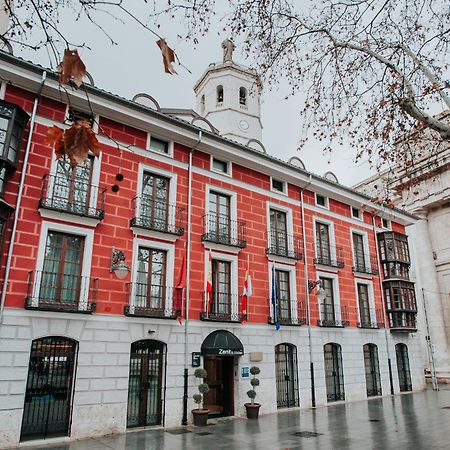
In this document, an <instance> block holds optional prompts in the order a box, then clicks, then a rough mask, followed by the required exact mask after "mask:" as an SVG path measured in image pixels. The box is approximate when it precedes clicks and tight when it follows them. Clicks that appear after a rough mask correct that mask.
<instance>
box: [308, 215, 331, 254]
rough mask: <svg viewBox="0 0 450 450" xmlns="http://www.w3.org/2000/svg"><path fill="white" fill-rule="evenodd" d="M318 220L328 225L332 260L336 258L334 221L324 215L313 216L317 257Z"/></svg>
mask: <svg viewBox="0 0 450 450" xmlns="http://www.w3.org/2000/svg"><path fill="white" fill-rule="evenodd" d="M317 222H320V223H323V224H324V225H328V231H329V233H330V255H331V259H332V260H336V237H335V234H334V222H333V221H332V220H329V219H324V218H323V217H319V216H313V233H314V256H315V257H316V258H317V242H316V224H317Z"/></svg>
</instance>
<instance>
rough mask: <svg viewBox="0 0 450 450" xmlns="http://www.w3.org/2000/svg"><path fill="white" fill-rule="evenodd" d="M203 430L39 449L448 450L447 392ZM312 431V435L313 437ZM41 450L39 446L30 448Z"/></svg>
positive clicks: (449, 413)
mask: <svg viewBox="0 0 450 450" xmlns="http://www.w3.org/2000/svg"><path fill="white" fill-rule="evenodd" d="M214 422H215V424H214V425H210V426H208V427H206V428H195V427H189V428H188V429H187V430H188V432H187V433H186V432H184V433H181V434H180V431H186V429H182V428H179V429H171V430H162V429H159V430H145V431H135V432H129V433H127V434H124V435H117V436H110V437H104V438H95V439H87V440H82V441H76V442H71V443H62V444H54V445H48V444H47V445H45V448H47V449H50V450H111V449H113V450H124V449H136V450H150V449H155V450H156V449H158V450H159V449H168V450H178V449H196V450H204V449H206V450H219V449H236V450H241V449H242V450H244V449H252V450H278V449H280V450H284V449H290V450H294V449H318V450H319V449H320V450H325V449H358V450H360V449H383V450H384V449H396V450H400V449H408V450H418V449H427V450H428V449H449V448H450V390H441V391H439V392H433V391H431V390H428V391H424V392H418V393H414V394H403V395H396V396H394V397H384V398H376V399H372V400H369V401H363V402H354V403H346V404H345V403H341V404H336V405H332V406H329V407H321V408H317V409H315V410H302V411H300V410H296V411H292V410H290V411H287V410H285V411H282V412H279V413H278V414H270V415H266V416H261V417H260V418H259V420H258V421H250V420H246V419H222V420H219V421H214ZM315 433H317V434H318V435H317V436H315ZM34 448H36V449H37V448H44V447H42V446H39V447H33V449H34Z"/></svg>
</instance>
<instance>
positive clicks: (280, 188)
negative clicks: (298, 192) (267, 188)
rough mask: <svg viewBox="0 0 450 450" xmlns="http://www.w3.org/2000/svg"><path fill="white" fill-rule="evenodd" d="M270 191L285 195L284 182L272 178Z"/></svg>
mask: <svg viewBox="0 0 450 450" xmlns="http://www.w3.org/2000/svg"><path fill="white" fill-rule="evenodd" d="M271 190H272V191H274V192H281V193H282V194H286V191H287V187H286V182H284V181H281V180H277V179H275V178H272V179H271Z"/></svg>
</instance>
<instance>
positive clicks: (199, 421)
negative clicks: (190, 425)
mask: <svg viewBox="0 0 450 450" xmlns="http://www.w3.org/2000/svg"><path fill="white" fill-rule="evenodd" d="M207 376H208V372H206V370H205V369H201V368H200V369H195V372H194V377H195V378H197V379H200V380H202V382H201V383H200V384H199V385H198V394H194V395H193V396H192V398H193V399H194V402H195V403H196V404H197V405H198V408H197V409H193V410H192V411H191V412H192V416H193V417H194V425H195V426H197V427H204V426H206V424H207V423H208V413H209V409H206V408H205V407H204V402H203V400H204V395H205V394H206V393H207V392H208V391H209V386H208V385H207V384H206V383H205V378H206V377H207ZM200 405H201V406H202V409H200Z"/></svg>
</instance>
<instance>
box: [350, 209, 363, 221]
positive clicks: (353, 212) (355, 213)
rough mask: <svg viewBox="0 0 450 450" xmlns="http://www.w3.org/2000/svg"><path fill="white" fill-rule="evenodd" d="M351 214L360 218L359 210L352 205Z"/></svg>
mask: <svg viewBox="0 0 450 450" xmlns="http://www.w3.org/2000/svg"><path fill="white" fill-rule="evenodd" d="M352 216H353V217H354V218H355V219H362V215H361V210H360V209H358V208H355V207H353V206H352Z"/></svg>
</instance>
